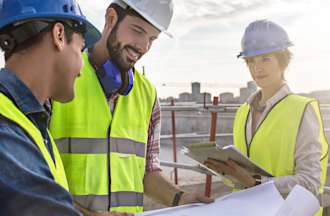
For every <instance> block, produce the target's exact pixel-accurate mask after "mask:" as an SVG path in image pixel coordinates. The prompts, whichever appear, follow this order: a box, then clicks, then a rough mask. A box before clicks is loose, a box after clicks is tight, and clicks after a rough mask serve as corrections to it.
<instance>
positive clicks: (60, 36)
mask: <svg viewBox="0 0 330 216" xmlns="http://www.w3.org/2000/svg"><path fill="white" fill-rule="evenodd" d="M51 33H52V38H53V42H54V46H55V47H56V49H57V50H58V51H61V50H63V48H64V45H65V40H66V39H65V28H64V25H63V24H62V23H59V22H58V23H56V24H55V25H54V26H53V29H52V32H51Z"/></svg>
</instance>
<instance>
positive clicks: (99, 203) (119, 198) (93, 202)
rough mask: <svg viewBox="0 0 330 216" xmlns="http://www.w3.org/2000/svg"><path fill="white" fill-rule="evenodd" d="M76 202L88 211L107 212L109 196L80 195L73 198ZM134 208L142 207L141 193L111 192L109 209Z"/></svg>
mask: <svg viewBox="0 0 330 216" xmlns="http://www.w3.org/2000/svg"><path fill="white" fill-rule="evenodd" d="M74 199H75V201H76V202H78V203H79V204H80V205H82V206H87V207H88V209H96V210H97V211H107V209H108V203H109V196H108V195H105V196H95V195H81V196H74ZM121 206H125V207H135V206H140V207H142V206H143V193H135V192H112V193H111V208H115V207H121Z"/></svg>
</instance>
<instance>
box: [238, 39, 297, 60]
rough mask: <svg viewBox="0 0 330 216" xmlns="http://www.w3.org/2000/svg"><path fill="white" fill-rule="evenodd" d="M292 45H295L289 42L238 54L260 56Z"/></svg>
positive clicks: (240, 55) (241, 55) (244, 56)
mask: <svg viewBox="0 0 330 216" xmlns="http://www.w3.org/2000/svg"><path fill="white" fill-rule="evenodd" d="M291 46H293V43H292V42H288V44H286V45H284V46H281V47H276V48H268V49H264V50H256V51H250V52H240V53H239V54H238V55H237V58H249V57H254V56H258V55H264V54H269V53H273V52H277V51H281V50H285V49H287V48H289V47H291Z"/></svg>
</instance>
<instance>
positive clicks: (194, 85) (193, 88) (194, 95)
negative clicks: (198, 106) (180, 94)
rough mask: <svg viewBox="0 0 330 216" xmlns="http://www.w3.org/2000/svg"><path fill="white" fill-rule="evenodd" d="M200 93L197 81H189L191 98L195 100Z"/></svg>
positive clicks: (199, 85)
mask: <svg viewBox="0 0 330 216" xmlns="http://www.w3.org/2000/svg"><path fill="white" fill-rule="evenodd" d="M200 93H201V84H200V83H199V82H193V83H191V94H192V98H193V100H196V101H197V99H198V97H199V95H200Z"/></svg>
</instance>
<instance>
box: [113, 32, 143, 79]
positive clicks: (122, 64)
mask: <svg viewBox="0 0 330 216" xmlns="http://www.w3.org/2000/svg"><path fill="white" fill-rule="evenodd" d="M107 49H108V52H109V55H110V58H111V60H112V61H113V62H115V64H116V65H117V66H118V68H119V70H120V71H121V72H122V73H123V72H127V71H128V70H129V69H131V68H133V67H134V65H135V63H136V61H131V60H129V59H127V58H126V57H125V56H124V54H123V51H124V50H125V49H132V50H134V51H135V52H137V53H140V52H139V51H138V50H137V49H136V48H135V47H133V46H131V45H122V43H121V42H119V41H118V38H117V28H115V29H113V31H112V32H111V33H110V36H109V38H108V40H107ZM140 56H142V55H140ZM124 58H126V59H124Z"/></svg>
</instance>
